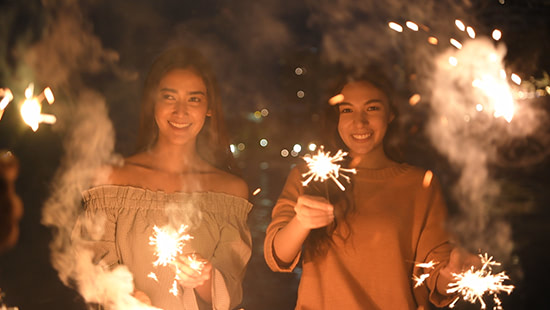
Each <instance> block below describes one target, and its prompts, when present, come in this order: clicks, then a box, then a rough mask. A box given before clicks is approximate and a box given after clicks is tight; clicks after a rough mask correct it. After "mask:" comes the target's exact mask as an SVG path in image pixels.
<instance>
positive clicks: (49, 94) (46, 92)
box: [44, 87, 55, 104]
mask: <svg viewBox="0 0 550 310" xmlns="http://www.w3.org/2000/svg"><path fill="white" fill-rule="evenodd" d="M44 97H46V101H48V103H49V104H52V103H53V102H54V101H55V97H54V96H53V92H52V89H51V88H49V87H46V88H45V89H44Z"/></svg>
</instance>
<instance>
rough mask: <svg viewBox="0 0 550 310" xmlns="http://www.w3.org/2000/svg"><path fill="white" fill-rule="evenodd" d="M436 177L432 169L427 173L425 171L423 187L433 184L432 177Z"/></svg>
mask: <svg viewBox="0 0 550 310" xmlns="http://www.w3.org/2000/svg"><path fill="white" fill-rule="evenodd" d="M433 177H434V174H433V172H432V171H431V170H426V173H424V180H422V187H424V188H428V187H430V184H432V179H433Z"/></svg>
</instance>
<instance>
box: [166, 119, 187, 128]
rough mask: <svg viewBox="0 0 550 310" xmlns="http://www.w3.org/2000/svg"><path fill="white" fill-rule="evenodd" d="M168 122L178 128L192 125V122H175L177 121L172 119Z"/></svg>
mask: <svg viewBox="0 0 550 310" xmlns="http://www.w3.org/2000/svg"><path fill="white" fill-rule="evenodd" d="M168 124H170V125H172V126H174V127H176V128H180V129H181V128H187V127H189V126H191V123H175V122H171V121H168Z"/></svg>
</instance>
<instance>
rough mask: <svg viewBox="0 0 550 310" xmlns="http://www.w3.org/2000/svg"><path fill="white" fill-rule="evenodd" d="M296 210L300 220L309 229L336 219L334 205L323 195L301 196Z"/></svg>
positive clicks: (322, 225)
mask: <svg viewBox="0 0 550 310" xmlns="http://www.w3.org/2000/svg"><path fill="white" fill-rule="evenodd" d="M294 211H295V212H296V219H297V220H298V222H299V223H300V224H301V225H302V227H304V228H307V229H315V228H320V227H324V226H327V225H328V224H330V223H332V222H333V221H334V207H333V206H332V204H330V202H329V201H328V200H327V199H325V198H323V197H319V196H308V195H303V196H300V197H298V201H297V203H296V206H294Z"/></svg>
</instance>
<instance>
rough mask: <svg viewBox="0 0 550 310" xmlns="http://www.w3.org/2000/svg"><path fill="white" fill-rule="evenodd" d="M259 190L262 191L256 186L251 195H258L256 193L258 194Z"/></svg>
mask: <svg viewBox="0 0 550 310" xmlns="http://www.w3.org/2000/svg"><path fill="white" fill-rule="evenodd" d="M261 191H262V189H261V188H259V187H258V188H256V189H255V190H254V192H253V193H252V196H256V195H258V194H259V193H260V192H261Z"/></svg>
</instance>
